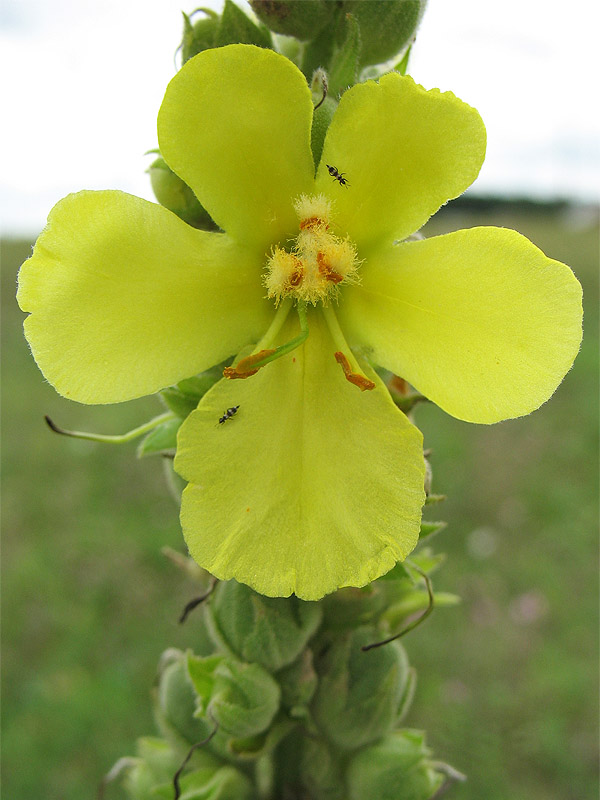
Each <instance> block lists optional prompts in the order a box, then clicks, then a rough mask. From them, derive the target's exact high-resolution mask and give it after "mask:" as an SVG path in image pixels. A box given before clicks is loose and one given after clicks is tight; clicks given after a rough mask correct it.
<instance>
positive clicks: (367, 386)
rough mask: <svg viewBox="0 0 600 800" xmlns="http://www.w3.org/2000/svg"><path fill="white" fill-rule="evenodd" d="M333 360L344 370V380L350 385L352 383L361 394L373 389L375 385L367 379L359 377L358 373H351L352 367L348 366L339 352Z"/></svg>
mask: <svg viewBox="0 0 600 800" xmlns="http://www.w3.org/2000/svg"><path fill="white" fill-rule="evenodd" d="M335 360H336V361H337V363H338V364H339V365H340V366H341V368H342V369H343V370H344V375H345V376H346V380H347V381H350V383H353V384H354V385H355V386H358V388H359V389H360V390H361V392H364V391H370V390H371V389H374V388H375V384H374V383H373V381H370V380H369V379H368V378H365V376H364V375H361V374H360V373H359V372H352V367H351V365H350V362H349V361H348V359H347V357H346V356H345V355H344V354H343V353H342V352H341V351H340V350H338V351H337V352H336V353H335Z"/></svg>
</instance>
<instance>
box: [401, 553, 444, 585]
mask: <svg viewBox="0 0 600 800" xmlns="http://www.w3.org/2000/svg"><path fill="white" fill-rule="evenodd" d="M410 558H411V562H412V563H413V564H414V565H415V566H416V567H418V568H419V569H421V570H422V571H423V572H426V573H427V574H428V575H429V574H430V573H432V572H435V571H436V570H437V569H438V567H440V566H441V565H442V564H443V563H444V561H445V560H446V554H445V553H434V552H433V551H432V549H431V548H430V547H423V548H421V549H420V550H418V551H417V552H416V553H413V554H412V555H411V557H410ZM406 567H407V569H408V571H409V573H410V574H411V576H412V578H413V580H414V581H415V583H418V581H419V579H420V575H419V573H418V572H417V570H414V569H411V565H410V564H406Z"/></svg>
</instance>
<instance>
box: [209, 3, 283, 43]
mask: <svg viewBox="0 0 600 800" xmlns="http://www.w3.org/2000/svg"><path fill="white" fill-rule="evenodd" d="M238 43H239V44H255V45H258V47H267V48H270V49H272V48H273V41H272V39H271V34H270V33H269V31H268V30H267V29H266V28H265V27H264V26H263V25H261V26H260V27H259V26H258V25H255V24H254V22H252V20H251V19H250V18H249V17H247V16H246V15H245V14H244V12H243V11H242V10H241V9H239V8H238V7H237V6H236V4H235V3H232V2H231V0H225V6H224V8H223V14H222V15H221V20H220V23H219V27H218V29H217V32H216V36H215V46H216V47H223V46H224V45H226V44H238Z"/></svg>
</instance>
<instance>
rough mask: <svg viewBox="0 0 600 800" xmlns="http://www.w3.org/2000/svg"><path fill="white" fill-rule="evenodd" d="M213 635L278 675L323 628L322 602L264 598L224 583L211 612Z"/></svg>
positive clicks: (211, 605)
mask: <svg viewBox="0 0 600 800" xmlns="http://www.w3.org/2000/svg"><path fill="white" fill-rule="evenodd" d="M207 614H208V617H209V625H210V628H211V633H214V634H215V638H216V640H217V642H218V643H219V644H220V645H221V646H225V647H226V648H227V649H228V651H229V652H231V653H234V654H235V655H236V656H237V657H239V658H241V659H243V660H245V661H250V662H255V663H257V664H260V665H261V666H263V667H264V668H265V669H267V670H269V671H270V672H275V671H277V670H279V669H281V668H282V667H285V666H286V665H287V664H291V663H292V661H294V660H295V659H296V658H297V657H298V655H299V654H300V652H301V651H302V650H303V649H304V647H306V644H307V642H308V640H309V639H310V637H311V636H312V635H313V634H314V632H315V631H316V630H317V628H318V627H319V624H320V622H321V618H322V609H321V606H320V604H319V603H311V602H306V601H304V600H299V599H298V598H297V597H293V596H292V597H289V598H271V597H264V596H263V595H260V594H258V593H257V592H255V591H253V590H252V589H250V588H249V587H248V586H245V585H244V584H242V583H238V582H237V581H234V580H232V581H223V582H221V583H220V584H219V586H218V587H217V589H216V591H215V593H214V595H213V598H212V600H211V603H210V607H209V609H207Z"/></svg>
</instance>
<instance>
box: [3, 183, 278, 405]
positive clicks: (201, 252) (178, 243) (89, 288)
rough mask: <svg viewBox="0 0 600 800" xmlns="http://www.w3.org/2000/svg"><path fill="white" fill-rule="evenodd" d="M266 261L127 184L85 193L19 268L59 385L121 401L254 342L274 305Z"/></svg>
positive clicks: (34, 338) (52, 222)
mask: <svg viewBox="0 0 600 800" xmlns="http://www.w3.org/2000/svg"><path fill="white" fill-rule="evenodd" d="M260 269H261V265H260V263H258V262H257V261H256V260H255V259H254V258H253V257H252V256H250V255H249V254H248V253H247V252H246V251H244V250H242V249H241V248H240V247H239V246H238V245H236V244H235V243H233V242H232V241H231V240H230V239H229V238H228V237H227V236H225V235H223V234H217V233H207V232H205V231H199V230H196V229H194V228H191V227H190V226H189V225H186V224H185V223H184V222H182V221H181V220H180V219H179V218H178V217H176V216H175V215H174V214H171V212H170V211H167V210H166V209H164V208H162V206H158V205H155V204H154V203H149V202H147V201H146V200H141V199H139V198H137V197H133V196H131V195H128V194H124V193H123V192H112V191H110V192H109V191H107V192H80V193H78V194H72V195H69V196H68V197H66V198H65V199H64V200H61V201H60V202H59V203H58V204H57V205H56V206H55V207H54V209H53V210H52V211H51V212H50V216H49V217H48V225H47V227H46V228H45V230H44V231H43V232H42V234H41V235H40V237H39V239H38V241H37V244H36V246H35V249H34V251H33V255H32V256H31V258H30V259H29V260H28V261H26V262H25V263H24V264H23V266H22V267H21V272H20V275H19V293H18V300H19V304H20V306H21V308H22V309H23V311H28V312H31V314H30V316H29V317H28V318H27V319H26V320H25V335H26V337H27V339H28V341H29V344H30V345H31V349H32V351H33V355H34V357H35V360H36V361H37V363H38V365H39V367H40V369H41V370H42V372H43V373H44V375H45V376H46V378H47V379H48V380H49V381H50V383H51V384H52V385H53V386H54V387H55V388H56V390H57V391H58V392H60V393H61V394H63V395H65V397H69V398H71V399H72V400H78V401H79V402H82V403H114V402H119V401H121V400H130V399H131V398H133V397H140V396H141V395H145V394H151V393H153V392H156V391H158V390H159V389H162V388H163V387H164V386H167V385H169V384H172V383H174V382H175V381H178V380H181V379H183V378H187V377H190V376H191V375H194V374H195V373H197V372H200V371H201V370H204V369H206V368H207V367H210V366H211V365H213V364H215V363H218V362H219V361H221V360H223V359H224V358H226V357H227V356H228V355H231V354H232V353H235V352H237V350H238V349H239V348H240V347H241V346H243V345H244V344H247V343H248V342H252V341H255V340H256V339H257V338H258V337H259V335H260V334H261V333H263V332H264V330H265V328H266V327H267V325H268V322H269V318H270V316H272V307H271V305H270V304H269V303H267V302H266V301H264V300H263V299H262V295H263V294H264V289H263V288H262V286H261V282H260Z"/></svg>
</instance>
